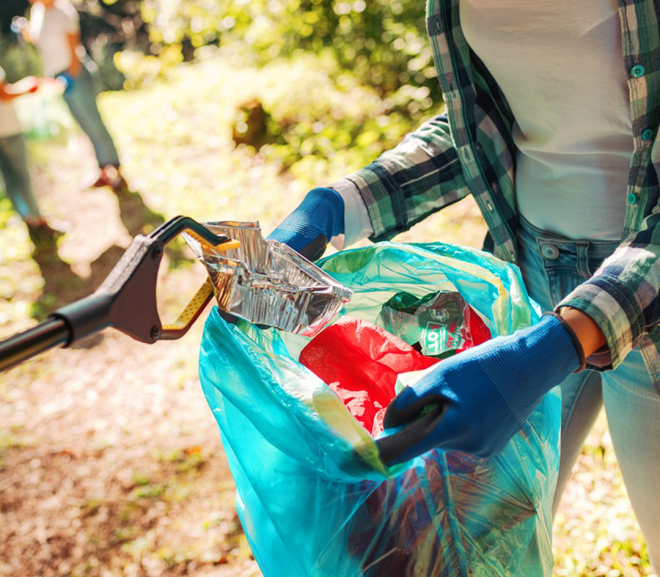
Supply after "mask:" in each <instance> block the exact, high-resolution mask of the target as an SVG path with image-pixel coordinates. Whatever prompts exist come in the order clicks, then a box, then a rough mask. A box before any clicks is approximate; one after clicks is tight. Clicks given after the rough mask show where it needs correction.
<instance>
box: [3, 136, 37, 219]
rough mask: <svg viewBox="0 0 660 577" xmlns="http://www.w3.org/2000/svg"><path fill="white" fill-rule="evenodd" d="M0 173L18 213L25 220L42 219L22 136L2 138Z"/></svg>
mask: <svg viewBox="0 0 660 577" xmlns="http://www.w3.org/2000/svg"><path fill="white" fill-rule="evenodd" d="M0 171H1V172H2V176H3V177H4V180H5V189H6V191H7V196H8V197H9V200H10V201H11V203H12V204H13V205H14V209H15V210H16V212H18V214H20V215H21V217H22V218H24V219H25V218H28V219H29V218H38V217H40V216H41V213H40V212H39V206H38V205H37V201H36V199H35V198H34V192H33V190H32V181H31V179H30V171H29V169H28V160H27V150H26V147H25V138H24V137H23V135H22V134H16V135H15V136H8V137H5V138H0Z"/></svg>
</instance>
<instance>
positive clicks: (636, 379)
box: [518, 218, 660, 572]
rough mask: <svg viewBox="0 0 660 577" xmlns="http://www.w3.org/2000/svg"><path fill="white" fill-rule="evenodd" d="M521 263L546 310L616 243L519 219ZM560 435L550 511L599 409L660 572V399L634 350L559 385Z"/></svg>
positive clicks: (527, 281) (586, 275)
mask: <svg viewBox="0 0 660 577" xmlns="http://www.w3.org/2000/svg"><path fill="white" fill-rule="evenodd" d="M518 240H519V246H520V259H519V262H518V264H519V266H520V269H521V271H522V275H523V278H524V279H525V284H526V285H527V289H528V291H529V294H530V296H531V297H532V298H533V299H534V300H535V301H536V302H538V303H539V304H540V305H541V308H542V309H543V310H544V311H547V310H552V309H553V307H554V306H555V305H556V304H557V303H559V301H560V300H561V299H562V298H563V297H564V296H565V295H566V294H567V293H568V292H570V291H571V290H572V289H574V288H575V287H576V286H577V285H579V284H580V283H582V282H584V281H585V280H587V279H588V278H589V277H590V276H591V275H592V274H593V273H594V272H595V271H596V269H597V268H598V267H599V266H600V264H601V263H602V262H603V260H604V259H605V258H606V257H608V256H609V255H610V254H612V252H614V250H615V249H616V247H617V246H618V244H619V242H618V241H616V242H615V241H591V240H569V239H565V238H562V237H559V236H556V235H553V234H551V233H547V232H544V231H542V230H539V229H537V228H536V227H534V226H532V225H531V224H530V223H529V222H527V221H525V220H524V219H522V218H521V231H520V233H519V239H518ZM561 391H562V416H561V417H562V418H561V420H562V435H561V462H560V467H559V479H558V483H557V491H556V493H555V502H554V506H553V508H554V511H556V510H557V506H558V504H559V500H560V499H561V494H562V492H563V490H564V488H565V486H566V482H567V481H568V478H569V476H570V473H571V469H572V468H573V465H574V463H575V461H576V459H577V457H578V455H579V453H580V449H581V448H582V445H583V443H584V440H585V438H586V436H587V434H588V433H589V430H590V429H591V427H592V426H593V424H594V421H595V420H596V417H597V416H598V413H599V412H600V409H601V407H602V406H603V404H604V405H605V412H606V414H607V421H608V424H609V428H610V435H611V437H612V444H613V445H614V451H615V453H616V456H617V460H618V462H619V467H620V468H621V473H622V475H623V479H624V482H625V484H626V489H627V491H628V496H629V497H630V501H631V503H632V507H633V510H634V511H635V514H636V516H637V520H638V522H639V524H640V527H641V529H642V533H643V534H644V538H645V539H646V542H647V545H648V550H649V555H650V557H651V563H652V565H653V567H654V568H655V571H656V572H658V571H659V570H660V396H659V395H658V394H657V393H656V392H655V389H654V387H653V384H652V382H651V378H650V376H649V374H648V371H647V369H646V367H645V365H644V361H643V359H642V355H641V354H640V352H639V350H638V349H634V350H633V351H631V352H630V353H629V354H628V356H627V357H626V358H625V360H624V361H623V363H622V364H621V365H620V366H619V367H617V369H616V370H614V371H608V372H604V373H598V372H595V371H588V370H586V371H583V372H581V373H577V374H573V375H571V376H570V377H569V378H568V379H566V381H564V382H563V383H562V385H561Z"/></svg>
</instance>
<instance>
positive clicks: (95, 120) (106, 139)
mask: <svg viewBox="0 0 660 577" xmlns="http://www.w3.org/2000/svg"><path fill="white" fill-rule="evenodd" d="M29 1H30V3H31V4H32V9H31V10H30V22H29V25H28V26H26V27H25V28H24V29H23V36H24V37H25V39H26V40H27V41H28V42H31V43H32V44H34V45H35V46H36V48H37V51H38V52H39V54H40V56H41V61H42V63H43V68H44V73H45V74H46V75H47V76H51V77H54V78H57V79H59V80H60V81H61V82H62V83H63V84H64V87H65V88H64V100H65V101H66V103H67V105H68V107H69V110H70V111H71V114H72V116H73V117H74V118H75V120H76V121H77V122H78V124H79V125H80V127H81V128H82V130H83V131H84V132H85V133H86V134H87V136H88V137H89V139H90V140H91V141H92V145H93V146H94V152H95V154H96V159H97V161H98V164H99V169H100V173H99V176H98V179H97V180H96V182H94V184H93V185H92V186H93V187H95V188H98V187H102V186H109V187H111V188H112V189H113V190H114V191H115V192H122V191H125V190H126V189H127V185H126V181H125V180H124V178H123V176H122V174H121V171H120V163H119V156H118V154H117V149H116V147H115V144H114V141H113V140H112V137H111V136H110V133H109V132H108V129H107V128H106V126H105V124H104V122H103V119H102V117H101V114H100V112H99V110H98V107H97V104H96V92H95V90H94V82H93V79H92V74H91V72H90V70H89V68H88V67H87V65H86V64H85V59H86V55H85V49H84V47H83V45H82V44H81V41H80V17H79V16H78V12H77V11H76V9H75V8H74V7H73V6H72V5H71V3H70V2H69V0H29Z"/></svg>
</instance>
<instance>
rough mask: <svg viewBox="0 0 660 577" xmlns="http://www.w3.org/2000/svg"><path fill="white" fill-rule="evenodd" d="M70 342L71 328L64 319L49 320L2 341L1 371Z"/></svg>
mask: <svg viewBox="0 0 660 577" xmlns="http://www.w3.org/2000/svg"><path fill="white" fill-rule="evenodd" d="M68 341H69V328H68V327H67V324H66V323H65V322H64V321H63V320H62V319H49V320H47V321H44V322H43V323H41V324H39V325H37V326H36V327H34V328H31V329H28V330H27V331H23V332H22V333H18V334H17V335H14V336H12V337H9V338H8V339H6V340H4V341H0V371H6V370H7V369H10V368H11V367H13V366H16V365H18V364H20V363H22V362H23V361H27V360H28V359H31V358H32V357H34V356H36V355H38V354H40V353H43V352H45V351H47V350H49V349H52V348H54V347H58V346H61V345H65V344H66V343H67V342H68Z"/></svg>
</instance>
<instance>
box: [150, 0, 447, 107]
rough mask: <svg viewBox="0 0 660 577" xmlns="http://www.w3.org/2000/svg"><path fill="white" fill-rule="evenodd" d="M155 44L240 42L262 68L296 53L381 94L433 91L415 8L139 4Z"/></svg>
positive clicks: (331, 1)
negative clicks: (323, 59)
mask: <svg viewBox="0 0 660 577" xmlns="http://www.w3.org/2000/svg"><path fill="white" fill-rule="evenodd" d="M142 13H143V18H144V19H145V21H147V22H149V24H150V31H151V32H150V34H151V39H152V41H153V42H156V43H166V44H173V43H176V42H181V41H183V40H184V39H185V38H190V41H191V43H192V45H193V46H195V47H200V46H203V45H205V44H208V43H210V42H218V43H220V44H221V45H226V44H228V43H231V42H232V41H234V42H235V41H236V40H240V41H241V42H242V49H243V50H245V51H248V52H249V53H250V54H251V55H252V56H253V57H254V58H255V59H256V61H257V62H259V63H265V62H268V61H269V60H272V59H273V58H276V57H278V56H291V55H292V54H295V53H296V52H298V51H301V50H302V51H306V52H313V53H315V54H322V53H326V52H327V53H330V54H332V55H333V56H334V57H335V58H336V59H337V62H338V63H339V65H340V66H341V67H342V68H344V69H348V70H351V71H352V72H353V74H355V75H356V76H357V77H358V78H359V79H360V80H361V81H362V82H364V83H367V84H369V85H371V86H374V87H377V88H378V89H379V91H380V92H381V93H382V94H386V93H391V92H393V91H396V90H398V89H399V88H400V87H401V86H402V85H404V84H407V83H409V82H412V83H413V84H415V85H417V86H421V85H426V86H429V87H431V86H432V85H434V82H433V80H432V79H433V78H434V77H435V71H434V68H433V63H432V56H431V50H430V46H429V43H428V40H427V37H426V32H425V26H424V3H423V2H419V1H418V0H393V1H390V0H374V1H371V2H365V1H364V0H291V1H284V0H250V1H249V2H246V1H245V0H243V1H240V0H239V1H233V0H217V1H215V2H214V1H213V0H193V1H189V2H178V0H144V1H143V4H142Z"/></svg>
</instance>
